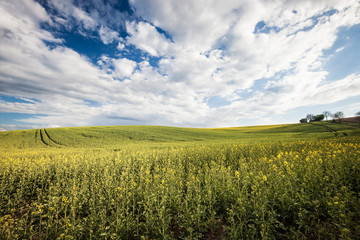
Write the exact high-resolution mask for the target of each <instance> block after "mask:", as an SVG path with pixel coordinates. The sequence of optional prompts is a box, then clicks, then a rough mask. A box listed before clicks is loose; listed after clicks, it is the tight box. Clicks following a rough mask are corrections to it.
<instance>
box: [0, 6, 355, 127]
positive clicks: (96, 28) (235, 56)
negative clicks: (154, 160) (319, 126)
mask: <svg viewBox="0 0 360 240" xmlns="http://www.w3.org/2000/svg"><path fill="white" fill-rule="evenodd" d="M359 59H360V1H358V0H342V1H338V0H317V1H313V0H308V1H307V0H281V1H280V0H272V1H269V0H226V1H218V0H197V1H194V0H181V1H178V0H129V1H127V0H125V1H123V0H119V1H117V0H107V1H105V0H61V1H60V0H37V1H34V0H11V1H8V0H0V130H13V129H25V128H40V127H60V126H94V125H143V124H146V125H167V126H187V127H220V126H244V125H258V124H274V123H295V122H298V120H299V119H300V118H302V117H304V116H306V114H307V113H313V114H317V113H321V112H323V111H330V112H336V111H343V112H344V113H345V116H354V114H355V113H356V112H358V111H360V61H359Z"/></svg>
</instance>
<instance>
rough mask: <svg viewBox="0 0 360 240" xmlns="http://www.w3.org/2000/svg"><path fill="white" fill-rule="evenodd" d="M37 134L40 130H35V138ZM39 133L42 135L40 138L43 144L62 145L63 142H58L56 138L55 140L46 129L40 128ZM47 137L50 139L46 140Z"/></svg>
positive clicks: (50, 145)
mask: <svg viewBox="0 0 360 240" xmlns="http://www.w3.org/2000/svg"><path fill="white" fill-rule="evenodd" d="M37 134H38V131H35V138H37ZM39 135H40V140H41V142H42V143H43V144H45V145H46V146H49V147H61V144H59V143H58V142H56V141H55V140H53V139H52V138H51V137H50V135H49V133H48V132H47V131H46V129H45V128H44V129H39ZM46 137H47V139H49V141H48V142H46V141H45V138H46Z"/></svg>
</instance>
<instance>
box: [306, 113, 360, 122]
mask: <svg viewBox="0 0 360 240" xmlns="http://www.w3.org/2000/svg"><path fill="white" fill-rule="evenodd" d="M356 115H359V116H360V112H358V113H356ZM344 116H345V115H344V113H343V112H336V113H331V112H329V111H324V112H323V113H321V114H317V115H314V114H307V115H306V117H305V118H302V119H300V122H301V123H307V122H319V121H323V120H324V119H325V121H327V120H328V118H332V120H333V121H334V122H335V121H336V120H337V121H338V122H339V123H341V120H342V119H343V118H344Z"/></svg>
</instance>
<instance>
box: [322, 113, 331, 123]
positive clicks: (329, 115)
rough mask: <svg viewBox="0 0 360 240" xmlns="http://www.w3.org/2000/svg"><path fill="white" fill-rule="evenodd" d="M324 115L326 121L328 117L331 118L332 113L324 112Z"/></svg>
mask: <svg viewBox="0 0 360 240" xmlns="http://www.w3.org/2000/svg"><path fill="white" fill-rule="evenodd" d="M323 114H324V117H325V120H326V121H327V120H328V117H331V113H330V112H329V111H324V112H323Z"/></svg>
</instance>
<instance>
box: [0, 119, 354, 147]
mask: <svg viewBox="0 0 360 240" xmlns="http://www.w3.org/2000/svg"><path fill="white" fill-rule="evenodd" d="M359 132H360V130H359V129H357V128H356V127H354V126H350V125H346V124H338V123H330V122H321V123H312V124H283V125H267V126H252V127H233V128H179V127H163V126H105V127H103V126H101V127H73V128H48V129H33V130H18V131H9V132H0V146H1V147H0V148H49V147H52V148H68V147H81V148H89V147H90V148H94V147H95V148H108V147H109V148H112V147H119V146H124V145H128V144H150V145H151V144H154V143H155V144H164V143H191V142H197V143H209V142H214V143H216V142H228V143H231V142H234V143H236V142H241V143H250V142H254V141H256V142H259V141H260V142H261V141H269V140H276V141H282V140H299V139H312V138H328V137H333V136H344V135H357V134H359Z"/></svg>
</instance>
